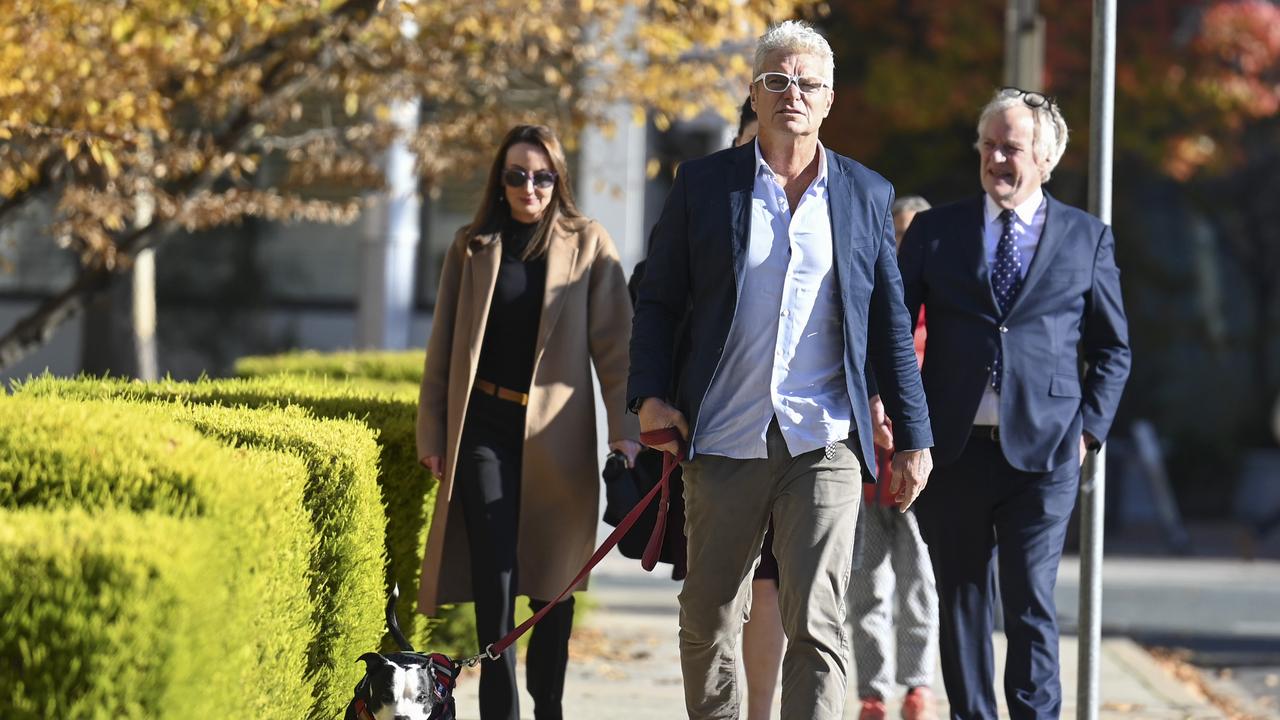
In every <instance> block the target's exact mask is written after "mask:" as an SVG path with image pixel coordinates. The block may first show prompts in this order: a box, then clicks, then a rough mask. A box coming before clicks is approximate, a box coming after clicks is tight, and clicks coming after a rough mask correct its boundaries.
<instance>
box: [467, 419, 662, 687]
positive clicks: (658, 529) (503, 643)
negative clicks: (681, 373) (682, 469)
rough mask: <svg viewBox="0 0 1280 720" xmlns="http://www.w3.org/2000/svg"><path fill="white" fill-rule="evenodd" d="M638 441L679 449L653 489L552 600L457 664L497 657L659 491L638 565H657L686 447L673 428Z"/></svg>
mask: <svg viewBox="0 0 1280 720" xmlns="http://www.w3.org/2000/svg"><path fill="white" fill-rule="evenodd" d="M640 442H642V443H644V444H645V445H649V446H651V447H652V446H654V445H663V444H665V443H669V442H674V443H676V445H677V446H679V450H678V451H677V453H676V454H675V455H672V454H671V453H663V454H662V478H661V479H660V480H659V481H658V484H657V485H654V486H653V488H652V489H651V490H649V494H647V495H645V496H644V497H643V498H640V501H639V502H637V503H636V506H635V507H633V508H631V512H629V513H627V516H626V517H624V518H622V522H620V523H618V527H616V528H614V529H613V532H611V533H609V537H608V538H605V541H604V543H602V544H601V545H600V547H598V548H596V551H595V553H594V554H593V555H592V556H591V559H590V560H588V561H587V564H586V565H584V566H583V567H582V570H580V571H578V576H577V577H575V578H574V579H573V580H572V581H571V582H570V583H569V586H568V587H566V588H565V589H564V590H562V591H560V594H559V595H557V596H556V599H555V600H552V601H551V602H549V603H547V604H546V606H545V607H543V608H542V609H541V610H539V611H538V612H537V613H535V614H534V615H533V617H531V618H529V619H528V620H525V621H524V622H522V623H520V627H518V628H516V629H515V630H512V631H511V632H509V633H507V635H506V637H504V638H502V639H501V640H499V641H497V642H495V643H493V644H491V645H490V646H489V647H487V648H485V649H484V652H482V653H480V654H479V655H476V656H475V657H471V658H467V659H466V660H463V661H461V662H460V663H459V664H461V665H476V664H478V663H479V662H480V661H481V660H483V659H485V658H488V659H490V660H497V659H498V657H499V656H501V655H502V652H503V651H504V650H506V649H507V648H508V647H510V646H511V644H512V643H514V642H515V641H516V640H517V639H519V637H520V636H521V635H524V634H525V633H526V632H528V631H529V628H531V627H533V626H534V625H537V624H538V621H539V620H541V619H542V618H543V616H545V615H546V614H547V613H548V612H550V611H551V608H553V607H555V606H556V604H558V603H559V602H560V601H561V600H563V599H564V597H565V596H566V595H568V594H569V591H570V590H572V589H573V588H575V587H577V586H578V583H580V582H582V579H583V578H585V577H586V576H587V573H589V572H591V569H592V568H594V567H595V566H596V565H598V564H600V561H601V560H603V559H604V556H605V555H608V554H609V551H610V550H612V549H613V548H614V547H615V546H617V544H618V541H619V540H621V539H622V536H623V535H626V534H627V531H628V530H630V529H631V526H632V525H635V524H636V520H638V519H639V518H640V515H641V514H642V513H644V511H645V508H647V507H649V503H651V502H653V499H654V498H655V497H658V495H659V491H661V497H662V499H661V500H660V501H659V502H658V520H657V522H655V523H654V526H653V533H652V534H651V535H649V543H648V544H647V545H645V548H644V557H642V558H641V560H640V566H641V567H643V568H644V569H645V571H646V572H649V571H652V570H653V568H654V567H655V566H656V565H657V564H658V555H659V554H660V553H661V552H662V538H663V537H664V535H665V533H666V528H667V505H668V504H669V503H670V502H671V473H672V472H673V471H674V470H675V469H676V468H677V467H679V465H680V463H682V462H684V460H685V453H686V448H685V443H684V438H682V437H680V432H679V431H678V430H676V429H675V428H665V429H663V430H653V431H650V432H645V433H640Z"/></svg>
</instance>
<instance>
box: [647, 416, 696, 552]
mask: <svg viewBox="0 0 1280 720" xmlns="http://www.w3.org/2000/svg"><path fill="white" fill-rule="evenodd" d="M640 442H642V443H644V444H645V445H649V446H654V445H665V444H666V443H669V442H674V443H675V444H676V446H677V450H676V454H675V455H672V454H671V453H667V452H664V453H662V479H660V480H659V481H658V486H659V487H661V488H662V500H661V501H660V502H659V503H658V519H657V521H656V522H654V524H653V533H651V534H650V535H649V542H648V544H646V545H645V546H644V554H643V555H641V556H640V567H642V568H644V571H645V572H653V569H654V568H655V567H657V565H658V557H659V556H660V555H661V554H662V541H663V539H664V538H665V537H666V535H667V508H668V507H669V506H670V505H671V473H673V472H675V469H676V468H677V467H679V466H680V463H681V462H683V461H684V460H685V455H686V454H687V453H688V450H687V449H686V446H685V442H684V438H682V437H680V432H679V431H678V430H676V429H675V428H663V429H661V430H650V431H649V432H645V433H640ZM643 504H644V505H648V504H649V503H648V502H647V501H646V502H645V503H643Z"/></svg>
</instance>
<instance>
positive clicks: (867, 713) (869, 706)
mask: <svg viewBox="0 0 1280 720" xmlns="http://www.w3.org/2000/svg"><path fill="white" fill-rule="evenodd" d="M887 713H888V710H886V709H885V706H884V701H883V700H881V699H879V698H862V712H860V713H858V720H884V719H885V716H886V715H887Z"/></svg>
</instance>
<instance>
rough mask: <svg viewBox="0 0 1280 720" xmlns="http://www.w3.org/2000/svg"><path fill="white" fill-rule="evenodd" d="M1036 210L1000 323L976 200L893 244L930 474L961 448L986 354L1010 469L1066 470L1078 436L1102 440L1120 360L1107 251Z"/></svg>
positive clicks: (1104, 241) (1119, 381)
mask: <svg viewBox="0 0 1280 720" xmlns="http://www.w3.org/2000/svg"><path fill="white" fill-rule="evenodd" d="M1045 199H1046V202H1047V203H1048V207H1047V209H1046V215H1045V223H1044V230H1043V232H1042V234H1041V236H1040V243H1039V245H1038V246H1037V248H1036V252H1035V256H1034V257H1033V258H1032V259H1031V265H1030V267H1029V268H1028V269H1027V275H1026V280H1025V281H1024V282H1023V285H1022V289H1021V290H1020V291H1019V292H1018V296H1017V297H1016V298H1014V302H1013V306H1012V307H1011V308H1010V309H1009V314H1008V316H1007V317H1005V318H1001V317H1000V313H999V311H998V310H997V306H996V300H995V295H994V293H993V292H992V290H991V278H990V274H989V268H988V267H987V261H986V252H985V250H984V247H983V232H982V229H983V228H982V226H983V222H984V218H983V203H984V196H981V195H980V196H978V197H976V198H971V199H968V200H964V201H961V202H957V203H953V204H951V205H946V206H943V207H938V208H934V209H932V210H929V211H926V212H922V213H920V214H919V215H917V216H916V218H915V221H914V222H913V223H912V224H911V227H910V229H908V230H907V234H906V237H905V238H904V239H903V241H902V251H901V254H900V256H899V263H900V266H901V270H902V281H903V287H904V290H905V300H906V304H907V310H908V311H909V312H911V313H912V317H915V316H916V313H918V312H919V310H920V306H921V304H923V305H924V306H925V307H927V308H928V311H927V313H928V314H927V315H926V320H925V322H926V328H927V330H928V333H929V335H928V340H927V343H928V345H927V346H926V348H925V353H924V368H923V375H924V387H925V392H926V393H927V394H928V396H929V407H930V410H931V412H932V421H933V433H934V436H935V437H936V438H937V447H936V448H935V449H934V453H933V457H934V462H936V463H938V464H944V463H948V462H951V461H953V460H955V459H956V458H958V457H959V456H960V453H961V451H962V450H963V449H964V446H965V443H966V442H967V441H968V439H969V434H970V431H971V428H972V426H973V418H974V415H975V414H976V413H977V410H978V404H979V402H980V401H981V400H982V394H983V391H984V389H985V388H986V386H987V383H988V382H989V381H990V377H991V370H990V368H991V363H992V362H993V361H994V360H995V353H996V348H997V347H1002V348H1003V352H1004V360H1003V365H1004V376H1003V379H1002V382H1001V393H1000V447H1001V449H1002V450H1003V452H1004V456H1005V459H1007V460H1008V461H1009V464H1010V465H1012V466H1013V467H1015V468H1017V469H1019V470H1024V471H1027V472H1048V471H1050V470H1053V469H1054V468H1057V467H1059V466H1060V465H1062V464H1063V463H1066V462H1077V461H1078V457H1079V438H1080V434H1081V431H1082V430H1083V431H1087V432H1089V434H1091V435H1093V437H1095V438H1097V439H1098V440H1099V441H1102V440H1105V439H1106V437H1107V433H1108V431H1109V430H1110V429H1111V421H1112V419H1113V418H1114V417H1115V412H1116V405H1117V404H1118V403H1119V402H1120V394H1121V392H1122V391H1123V389H1124V384H1125V380H1126V379H1127V378H1128V377H1129V361H1130V355H1129V332H1128V326H1127V324H1126V321H1125V315H1124V306H1123V303H1122V302H1121V298H1120V271H1119V269H1118V268H1117V267H1116V263H1115V240H1114V238H1113V237H1112V235H1111V228H1110V227H1109V226H1107V225H1105V224H1103V222H1102V221H1101V220H1099V219H1098V218H1096V217H1094V216H1092V215H1090V214H1088V213H1086V212H1084V211H1082V210H1079V209H1077V208H1073V207H1071V206H1069V205H1064V204H1063V203H1061V202H1058V201H1057V200H1055V199H1054V198H1053V197H1051V196H1050V195H1049V194H1048V193H1045ZM1081 361H1083V363H1084V372H1083V376H1082V373H1081Z"/></svg>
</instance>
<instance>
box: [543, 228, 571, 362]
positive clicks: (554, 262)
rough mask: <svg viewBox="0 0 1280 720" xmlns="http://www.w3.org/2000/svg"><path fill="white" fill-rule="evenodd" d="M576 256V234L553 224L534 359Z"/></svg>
mask: <svg viewBox="0 0 1280 720" xmlns="http://www.w3.org/2000/svg"><path fill="white" fill-rule="evenodd" d="M577 259H578V242H577V236H575V235H569V234H567V233H565V231H564V230H563V229H561V227H560V225H559V224H557V225H556V226H555V227H553V228H552V229H551V241H550V242H549V243H548V244H547V284H546V290H544V291H543V294H542V318H541V320H540V321H539V323H538V345H537V349H536V350H535V351H534V353H533V357H534V362H537V358H540V357H542V350H543V348H545V347H546V345H547V339H548V338H550V337H551V330H552V329H553V328H555V325H556V320H557V319H558V318H559V317H560V311H561V310H563V309H564V298H565V295H566V294H568V289H569V288H568V286H569V280H570V278H571V276H572V274H573V264H574V262H575V261H576V260H577Z"/></svg>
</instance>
